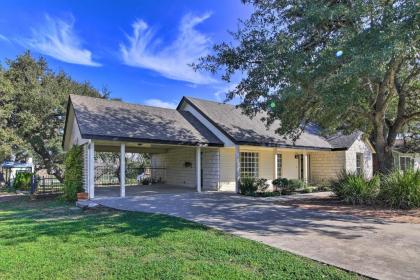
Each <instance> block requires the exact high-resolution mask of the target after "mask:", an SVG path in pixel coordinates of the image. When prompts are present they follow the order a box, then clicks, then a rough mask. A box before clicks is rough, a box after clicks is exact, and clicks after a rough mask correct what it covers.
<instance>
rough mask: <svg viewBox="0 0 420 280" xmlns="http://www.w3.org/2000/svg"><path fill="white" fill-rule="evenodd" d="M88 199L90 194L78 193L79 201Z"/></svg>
mask: <svg viewBox="0 0 420 280" xmlns="http://www.w3.org/2000/svg"><path fill="white" fill-rule="evenodd" d="M86 199H88V193H87V192H78V193H77V200H86Z"/></svg>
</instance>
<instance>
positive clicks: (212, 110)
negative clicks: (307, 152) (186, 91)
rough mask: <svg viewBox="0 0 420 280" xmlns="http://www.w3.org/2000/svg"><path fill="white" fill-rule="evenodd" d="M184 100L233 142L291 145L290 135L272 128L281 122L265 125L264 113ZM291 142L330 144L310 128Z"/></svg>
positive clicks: (307, 145) (311, 145) (315, 145)
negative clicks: (252, 114) (252, 115)
mask: <svg viewBox="0 0 420 280" xmlns="http://www.w3.org/2000/svg"><path fill="white" fill-rule="evenodd" d="M185 100H186V101H187V102H188V103H189V104H191V105H192V106H193V107H195V108H196V109H198V110H199V111H201V113H203V114H204V115H206V116H207V117H208V119H209V120H211V121H212V122H213V124H214V125H216V127H219V128H220V129H222V130H223V131H224V132H225V134H227V136H228V137H229V138H231V139H232V140H233V141H234V142H237V143H239V144H252V145H267V146H293V141H292V140H291V139H288V138H286V139H285V138H284V137H283V136H281V135H279V134H277V133H276V132H275V128H276V127H278V126H279V125H280V122H275V123H274V124H273V125H271V126H270V127H269V128H266V126H265V124H264V122H263V121H261V118H262V117H264V116H265V114H264V113H259V114H258V115H257V116H255V117H254V118H252V119H251V118H249V117H248V116H246V115H244V114H243V113H242V110H241V109H240V108H236V107H235V106H232V105H229V104H224V103H218V102H214V101H208V100H202V99H198V98H193V97H185ZM294 145H295V146H300V147H305V148H318V149H319V148H321V149H331V148H333V146H332V145H331V144H330V143H329V142H328V141H327V140H326V139H325V138H324V137H322V136H320V135H317V134H316V133H313V130H305V132H303V133H302V135H301V136H300V138H299V139H298V140H297V141H296V142H295V144H294Z"/></svg>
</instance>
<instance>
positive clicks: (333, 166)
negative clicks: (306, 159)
mask: <svg viewBox="0 0 420 280" xmlns="http://www.w3.org/2000/svg"><path fill="white" fill-rule="evenodd" d="M310 157H311V159H310V182H311V183H314V184H322V183H329V182H330V181H331V180H334V179H336V178H337V175H338V174H339V173H340V172H341V171H342V170H343V169H344V168H345V158H346V154H345V152H344V151H335V152H314V153H310Z"/></svg>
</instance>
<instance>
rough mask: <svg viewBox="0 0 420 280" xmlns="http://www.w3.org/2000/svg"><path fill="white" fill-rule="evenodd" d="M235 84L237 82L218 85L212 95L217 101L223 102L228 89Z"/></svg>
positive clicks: (233, 87)
mask: <svg viewBox="0 0 420 280" xmlns="http://www.w3.org/2000/svg"><path fill="white" fill-rule="evenodd" d="M237 85H238V83H231V84H226V85H224V86H222V87H218V88H217V89H216V91H215V92H214V93H213V95H214V97H215V98H216V100H217V101H219V102H224V101H225V100H226V94H227V93H228V92H229V91H231V90H234V89H235V88H236V86H237Z"/></svg>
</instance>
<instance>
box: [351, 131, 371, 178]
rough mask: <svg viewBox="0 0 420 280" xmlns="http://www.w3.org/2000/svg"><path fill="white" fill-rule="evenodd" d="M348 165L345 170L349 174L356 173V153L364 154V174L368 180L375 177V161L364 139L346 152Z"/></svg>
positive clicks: (358, 140) (357, 141)
mask: <svg viewBox="0 0 420 280" xmlns="http://www.w3.org/2000/svg"><path fill="white" fill-rule="evenodd" d="M345 153H346V163H345V169H346V171H347V172H356V153H362V154H363V172H364V174H365V175H366V177H367V178H370V177H372V175H373V159H372V151H371V149H370V147H369V145H368V144H367V143H366V142H365V141H363V140H362V139H357V140H356V141H355V142H354V143H353V145H351V147H350V148H349V149H348V150H347V151H346V152H345Z"/></svg>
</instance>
